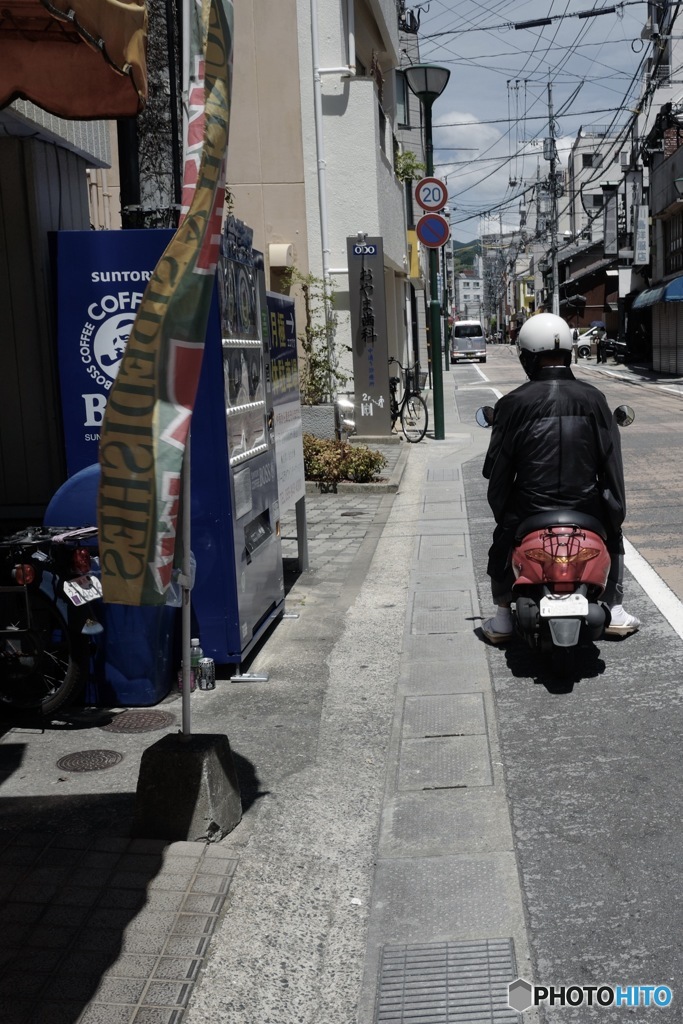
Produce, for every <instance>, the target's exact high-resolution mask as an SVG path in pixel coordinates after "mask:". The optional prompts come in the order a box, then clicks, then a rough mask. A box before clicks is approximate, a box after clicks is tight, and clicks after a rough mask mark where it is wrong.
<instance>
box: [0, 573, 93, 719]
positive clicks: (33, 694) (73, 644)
mask: <svg viewBox="0 0 683 1024" xmlns="http://www.w3.org/2000/svg"><path fill="white" fill-rule="evenodd" d="M28 600H29V606H30V621H28V620H27V615H26V598H25V591H24V590H22V589H20V588H17V592H16V594H14V593H3V594H1V595H0V707H4V708H12V709H14V710H16V711H37V712H38V713H40V714H41V715H50V714H52V713H53V712H54V711H56V710H57V709H58V708H61V707H63V705H64V704H67V703H68V702H69V701H70V700H71V699H72V698H73V697H74V695H75V693H76V690H77V688H78V686H79V683H80V681H81V656H82V654H83V653H84V652H83V648H82V646H81V642H80V637H78V638H77V637H75V636H74V634H73V633H72V632H71V630H70V629H69V626H68V623H67V622H66V621H65V619H64V617H63V616H62V614H61V612H60V611H59V609H58V608H57V607H56V606H55V605H54V604H53V602H52V601H50V600H49V599H48V598H47V597H46V596H45V595H44V594H43V593H41V592H40V591H38V590H35V591H29V593H28Z"/></svg>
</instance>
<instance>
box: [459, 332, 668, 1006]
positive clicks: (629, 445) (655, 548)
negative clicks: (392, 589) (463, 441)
mask: <svg viewBox="0 0 683 1024" xmlns="http://www.w3.org/2000/svg"><path fill="white" fill-rule="evenodd" d="M480 371H481V372H480ZM577 374H578V375H580V376H581V377H583V378H585V379H587V380H590V381H591V383H595V384H597V385H598V386H600V387H601V389H602V390H603V391H604V393H605V395H606V396H607V399H608V402H609V404H610V406H612V407H614V406H615V405H618V404H620V403H622V402H627V403H628V404H630V405H631V406H633V408H634V409H635V411H636V421H635V423H634V424H633V425H632V426H631V427H629V428H628V429H627V430H625V431H623V433H622V442H623V449H624V463H625V474H626V482H627V500H628V505H629V511H628V516H627V521H626V523H625V535H626V536H627V538H628V540H629V541H630V542H631V544H632V545H633V546H634V547H635V549H636V550H637V551H638V552H639V553H640V554H641V555H642V556H644V558H645V559H646V560H647V561H648V562H649V563H650V565H651V566H652V567H653V568H654V569H655V570H656V572H657V573H658V574H659V575H660V576H661V577H662V579H663V580H665V581H666V583H667V584H668V585H669V587H670V588H671V589H672V591H673V592H674V593H675V594H676V595H677V597H678V598H679V599H681V600H683V574H682V570H681V563H682V562H683V559H682V557H681V556H682V555H683V548H682V545H681V534H682V528H683V506H682V503H681V494H682V493H683V460H682V459H681V454H682V452H681V448H682V446H683V441H682V439H681V433H680V421H681V418H683V398H682V397H678V396H677V395H676V394H674V393H672V392H671V391H665V390H663V388H664V387H665V386H668V384H667V383H665V382H662V383H659V384H658V383H655V382H652V381H647V380H644V379H643V380H641V379H639V377H640V375H639V374H638V372H637V371H632V370H629V369H625V368H621V367H612V366H607V367H605V368H601V369H598V368H597V367H595V366H594V365H591V364H588V365H580V366H579V368H578V370H577ZM614 374H617V375H618V376H614ZM484 377H485V378H488V381H487V380H485V379H483V378H484ZM622 377H624V378H627V379H625V380H624V379H621V378H622ZM449 379H450V382H451V383H450V386H451V387H452V386H454V385H455V388H456V390H455V400H456V404H457V408H458V412H459V416H460V419H461V421H462V422H463V424H464V423H468V424H472V423H473V422H474V420H473V417H474V412H475V410H476V408H477V407H478V406H479V405H482V404H489V403H490V404H492V403H493V402H494V401H495V395H494V393H493V392H491V391H488V392H487V391H486V390H482V389H486V388H496V389H498V391H500V392H501V393H505V392H507V391H508V390H510V389H511V388H513V387H515V386H517V385H518V384H520V383H522V381H523V380H524V375H523V372H522V370H521V367H520V366H519V364H518V362H517V359H516V356H515V354H514V349H508V348H502V347H501V348H496V347H491V348H490V349H489V361H488V363H487V364H486V366H483V367H481V368H477V367H475V366H474V365H473V364H472V365H460V366H458V367H456V368H454V369H453V370H452V372H451V374H450V378H449ZM675 390H676V387H675V386H674V391H675ZM475 429H476V428H475ZM465 469H466V473H465V486H466V495H467V510H468V518H469V522H470V529H471V541H472V550H473V558H474V565H475V572H476V574H477V578H478V585H479V588H480V596H481V605H482V608H483V609H487V608H489V607H492V605H491V601H490V594H489V590H488V579H487V577H486V575H485V566H486V551H487V548H488V544H489V543H490V536H491V530H492V526H493V522H492V519H491V517H490V513H489V509H488V505H487V502H486V494H485V481H484V480H483V479H482V477H481V459H475V460H472V461H470V462H469V463H468V464H467V466H466V467H465ZM625 604H626V606H627V608H628V609H629V610H630V611H632V612H634V613H635V614H637V615H638V616H639V618H640V619H641V620H642V622H643V627H642V628H641V630H640V632H639V633H637V634H635V635H634V636H631V637H629V638H627V639H625V640H609V641H608V640H604V641H601V642H600V643H598V644H595V645H592V648H591V649H590V650H589V651H587V652H586V654H585V655H584V656H583V657H582V659H581V661H580V665H579V668H580V671H579V673H578V674H577V676H578V677H577V679H576V680H575V681H573V683H572V682H570V683H569V684H568V685H567V684H558V681H557V680H554V679H552V678H549V677H546V676H544V674H543V670H542V669H541V668H540V664H539V662H538V660H537V659H536V658H535V657H534V655H533V654H532V652H530V651H528V649H527V648H526V647H525V646H524V645H523V644H521V642H518V641H514V642H513V643H512V644H510V645H509V647H508V649H507V650H502V649H496V648H489V662H490V667H491V673H492V678H493V682H494V689H495V700H496V709H497V716H498V727H499V734H500V744H501V754H502V760H503V768H504V773H505V778H506V786H507V795H508V799H509V802H510V809H511V817H512V824H513V831H514V838H515V850H516V854H517V859H518V866H519V872H520V878H521V883H522V888H523V893H524V900H525V911H526V915H527V924H528V931H529V939H530V944H531V949H532V956H533V961H534V967H535V977H534V978H533V979H529V980H532V981H534V982H535V983H537V984H544V985H545V984H555V985H562V984H565V985H570V984H580V985H602V984H621V985H623V986H626V985H636V984H638V985H659V984H664V985H669V986H670V987H671V988H672V989H673V990H674V998H673V1001H672V1003H671V1005H670V1006H669V1007H667V1008H666V1009H657V1010H655V1009H645V1008H638V1009H624V1008H622V1009H620V1010H618V1011H617V1010H613V1011H612V1012H613V1013H619V1015H621V1014H626V1015H627V1016H629V1017H634V1016H635V1017H637V1018H640V1017H644V1016H645V1015H647V1014H653V1013H656V1014H657V1015H658V1017H657V1019H660V1020H666V1021H683V967H682V963H683V893H682V892H681V886H680V878H681V873H682V870H683V843H682V842H681V837H680V835H681V834H680V825H679V822H680V819H681V817H682V816H683V763H682V759H681V740H682V739H683V680H682V679H681V675H682V673H681V667H680V666H681V653H682V652H681V643H682V641H681V639H680V637H679V635H678V633H677V632H676V631H675V630H674V628H673V627H672V626H671V625H670V623H669V622H668V621H667V620H666V619H665V618H664V617H663V616H662V614H661V613H660V612H659V610H658V608H657V607H656V605H655V604H654V603H653V601H652V600H651V597H650V595H649V594H648V593H647V592H646V591H645V590H644V589H643V588H642V587H641V586H640V585H639V583H638V582H637V581H636V580H635V579H634V578H633V577H632V576H631V575H630V574H629V573H627V576H626V599H625ZM605 1012H606V1011H605V1010H604V1009H601V1008H589V1007H586V1006H582V1007H580V1008H577V1009H571V1008H553V1009H549V1010H547V1011H546V1012H545V1018H544V1019H545V1020H546V1021H547V1022H549V1024H555V1022H556V1021H557V1022H558V1024H559V1022H560V1021H561V1022H563V1024H564V1022H573V1021H589V1020H593V1019H596V1020H597V1019H604V1014H605Z"/></svg>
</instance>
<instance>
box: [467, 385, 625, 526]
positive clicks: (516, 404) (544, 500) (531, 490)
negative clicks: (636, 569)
mask: <svg viewBox="0 0 683 1024" xmlns="http://www.w3.org/2000/svg"><path fill="white" fill-rule="evenodd" d="M483 473H484V476H485V477H486V478H487V479H488V481H489V487H488V501H489V505H490V506H491V510H492V512H493V514H494V516H495V520H496V523H498V525H499V526H503V527H506V528H512V529H514V527H515V526H516V525H517V523H519V522H521V520H523V519H525V518H526V517H527V516H530V515H533V514H534V513H535V512H544V511H549V510H552V509H555V508H572V509H575V510H576V511H579V512H586V513H587V514H589V515H593V516H596V518H598V519H600V520H601V521H602V522H603V523H604V524H605V526H606V527H607V528H608V530H609V532H610V533H611V534H613V535H619V534H620V530H621V524H622V523H623V521H624V516H625V515H626V498H625V493H624V471H623V465H622V460H621V442H620V439H619V428H618V426H617V425H616V423H615V421H614V418H613V416H612V413H611V412H610V410H609V407H608V405H607V402H606V400H605V396H604V395H603V394H602V392H601V391H598V389H597V388H594V387H593V386H592V385H591V384H586V383H584V382H583V381H580V380H577V379H576V378H575V377H574V375H573V373H572V372H571V370H569V369H565V368H564V367H545V368H544V369H541V370H539V371H538V373H536V374H535V376H534V378H533V380H530V381H528V382H527V383H526V384H522V386H521V387H519V388H516V389H515V390H514V391H511V392H510V394H508V395H505V396H504V397H503V398H501V399H500V400H499V401H498V403H497V404H496V409H495V416H494V420H493V428H492V436H491V442H490V444H489V450H488V452H487V455H486V460H485V462H484V470H483Z"/></svg>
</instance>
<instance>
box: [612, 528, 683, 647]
mask: <svg viewBox="0 0 683 1024" xmlns="http://www.w3.org/2000/svg"><path fill="white" fill-rule="evenodd" d="M624 552H625V555H624V565H625V566H626V568H627V569H628V571H629V572H630V573H631V574H632V575H633V576H634V577H635V579H636V580H637V581H638V583H640V585H641V587H642V588H643V590H644V591H645V593H646V594H647V596H648V597H649V598H650V600H651V601H652V602H653V604H654V605H656V607H657V608H658V609H659V611H660V612H661V613H662V615H663V616H664V618H665V619H666V620H667V622H668V623H669V624H670V625H671V627H672V628H673V629H674V630H675V632H676V633H678V635H679V637H680V638H681V640H683V603H682V602H681V601H679V599H678V598H677V597H676V595H675V594H674V592H673V590H672V589H671V588H670V587H669V586H668V585H667V584H666V583H665V582H664V580H663V579H662V577H661V576H660V575H659V574H658V573H657V572H655V570H654V569H653V568H652V566H651V565H650V563H649V562H647V561H646V560H645V559H644V558H643V556H642V555H641V554H640V553H639V552H638V551H636V549H635V548H634V547H633V544H631V543H630V541H627V540H626V538H625V537H624Z"/></svg>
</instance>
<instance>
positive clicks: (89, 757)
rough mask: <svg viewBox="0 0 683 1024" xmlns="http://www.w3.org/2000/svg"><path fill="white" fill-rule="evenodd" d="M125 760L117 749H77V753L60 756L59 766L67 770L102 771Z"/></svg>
mask: <svg viewBox="0 0 683 1024" xmlns="http://www.w3.org/2000/svg"><path fill="white" fill-rule="evenodd" d="M119 761H123V754H119V753H118V752H117V751H116V750H77V751H76V753H75V754H67V755H66V757H60V759H59V761H57V767H58V768H61V769H62V771H65V772H101V771H104V769H105V768H113V767H114V765H115V764H118V763H119Z"/></svg>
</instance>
